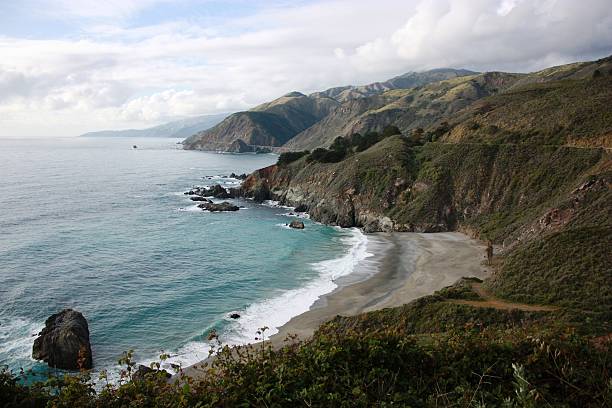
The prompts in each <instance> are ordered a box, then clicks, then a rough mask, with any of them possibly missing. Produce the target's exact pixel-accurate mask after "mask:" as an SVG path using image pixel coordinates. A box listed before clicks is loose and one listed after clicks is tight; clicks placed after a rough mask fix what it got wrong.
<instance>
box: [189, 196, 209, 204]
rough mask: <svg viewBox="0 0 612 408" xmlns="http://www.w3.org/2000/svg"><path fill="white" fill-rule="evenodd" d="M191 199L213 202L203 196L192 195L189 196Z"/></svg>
mask: <svg viewBox="0 0 612 408" xmlns="http://www.w3.org/2000/svg"><path fill="white" fill-rule="evenodd" d="M189 199H190V200H191V201H204V202H208V203H210V202H211V201H210V200H209V199H208V198H206V197H202V196H192V197H189Z"/></svg>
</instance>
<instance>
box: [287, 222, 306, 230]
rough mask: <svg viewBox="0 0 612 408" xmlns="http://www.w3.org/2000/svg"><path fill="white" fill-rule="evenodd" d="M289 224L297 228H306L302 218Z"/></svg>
mask: <svg viewBox="0 0 612 408" xmlns="http://www.w3.org/2000/svg"><path fill="white" fill-rule="evenodd" d="M289 226H290V227H291V228H295V229H304V223H303V222H302V221H300V220H293V221H291V224H289Z"/></svg>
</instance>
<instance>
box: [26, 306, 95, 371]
mask: <svg viewBox="0 0 612 408" xmlns="http://www.w3.org/2000/svg"><path fill="white" fill-rule="evenodd" d="M32 357H33V358H34V359H36V360H42V361H44V362H46V363H47V364H48V365H49V367H55V368H62V369H66V370H77V369H89V368H91V367H92V365H93V364H92V358H91V345H90V344H89V326H88V325H87V320H85V317H83V315H82V314H81V313H80V312H77V311H76V310H72V309H64V310H62V311H61V312H59V313H56V314H54V315H52V316H51V317H49V318H48V319H47V320H46V321H45V327H44V328H43V329H42V331H41V332H40V333H38V337H37V338H36V340H34V346H33V347H32Z"/></svg>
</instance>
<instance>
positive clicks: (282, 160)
mask: <svg viewBox="0 0 612 408" xmlns="http://www.w3.org/2000/svg"><path fill="white" fill-rule="evenodd" d="M308 154H310V152H309V151H308V150H304V151H303V152H285V153H281V154H280V155H279V156H278V160H277V161H276V164H277V165H279V166H284V165H287V164H289V163H293V162H294V161H296V160H299V159H301V158H302V157H304V156H307V155H308Z"/></svg>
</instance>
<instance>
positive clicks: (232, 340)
mask: <svg viewBox="0 0 612 408" xmlns="http://www.w3.org/2000/svg"><path fill="white" fill-rule="evenodd" d="M350 231H351V235H350V236H348V237H343V238H342V239H341V240H342V242H343V243H345V244H349V245H350V246H349V248H348V250H347V251H346V252H345V254H344V255H342V256H340V257H338V258H334V259H329V260H324V261H320V262H315V263H313V264H311V266H312V268H314V269H315V270H316V271H317V272H319V275H318V277H317V278H315V279H314V280H312V281H311V282H309V283H307V284H306V285H305V286H303V287H300V288H296V289H291V290H288V291H285V292H283V293H281V294H280V295H278V296H275V297H273V298H270V299H266V300H263V301H261V302H256V303H253V304H252V305H250V306H248V307H247V308H246V309H245V310H243V311H237V312H238V313H239V314H240V319H238V320H236V321H233V324H231V325H230V326H229V327H228V328H227V330H226V331H225V332H224V333H220V338H221V340H222V342H223V344H227V345H244V344H249V343H254V342H256V340H255V337H256V336H257V335H256V332H257V330H259V329H260V328H262V327H264V326H266V327H268V330H267V331H266V338H267V337H269V336H272V335H274V334H276V333H278V331H279V328H280V327H281V326H283V325H284V324H286V323H287V322H289V320H291V319H292V318H293V317H295V316H298V315H300V314H302V313H305V312H307V311H308V310H310V307H311V306H312V305H313V304H314V303H315V302H316V301H317V300H318V299H319V298H320V297H321V296H323V295H326V294H328V293H331V292H332V291H334V290H335V289H336V288H337V287H338V285H337V284H336V282H335V280H336V279H338V278H340V277H342V276H346V275H349V274H351V273H353V272H354V271H355V268H356V266H357V265H358V264H359V263H360V262H361V261H363V260H364V259H366V258H368V257H370V256H372V255H373V254H371V253H369V252H368V251H367V246H368V245H367V244H368V239H367V237H366V235H365V234H363V233H362V232H361V231H360V230H359V229H357V228H352V229H351V230H350ZM210 349H211V344H210V343H208V342H199V341H190V342H188V343H187V344H185V345H184V346H183V347H181V348H180V349H179V350H178V351H177V352H176V353H172V356H171V358H170V359H168V361H167V362H166V364H165V365H166V366H169V365H170V364H180V365H181V366H182V367H187V366H190V365H193V364H197V363H198V362H200V361H202V360H204V359H206V358H207V357H208V355H209V354H208V353H209V350H210Z"/></svg>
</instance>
